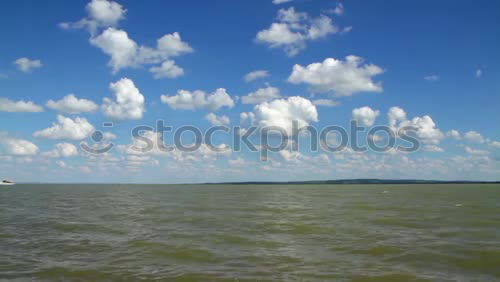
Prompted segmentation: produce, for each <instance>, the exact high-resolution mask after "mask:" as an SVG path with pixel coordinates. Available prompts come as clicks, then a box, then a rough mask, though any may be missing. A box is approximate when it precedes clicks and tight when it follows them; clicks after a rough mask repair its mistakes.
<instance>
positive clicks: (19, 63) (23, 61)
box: [14, 57, 43, 72]
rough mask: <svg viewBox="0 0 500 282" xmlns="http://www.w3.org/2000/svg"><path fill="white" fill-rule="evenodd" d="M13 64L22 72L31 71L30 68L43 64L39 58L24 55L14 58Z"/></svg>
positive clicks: (39, 66)
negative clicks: (32, 58)
mask: <svg viewBox="0 0 500 282" xmlns="http://www.w3.org/2000/svg"><path fill="white" fill-rule="evenodd" d="M14 65H16V67H17V69H18V70H20V71H22V72H31V71H32V70H34V69H37V68H41V67H42V66H43V65H42V62H41V61H40V60H30V59H28V58H26V57H23V58H19V59H17V60H15V61H14Z"/></svg>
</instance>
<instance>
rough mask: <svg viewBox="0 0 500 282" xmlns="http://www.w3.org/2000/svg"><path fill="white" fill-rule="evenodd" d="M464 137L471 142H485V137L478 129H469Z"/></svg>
mask: <svg viewBox="0 0 500 282" xmlns="http://www.w3.org/2000/svg"><path fill="white" fill-rule="evenodd" d="M464 139H465V140H467V141H469V142H471V143H484V142H485V140H484V137H483V136H482V135H481V133H479V132H476V131H468V132H466V133H465V134H464Z"/></svg>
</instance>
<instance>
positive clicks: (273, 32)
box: [255, 7, 339, 57]
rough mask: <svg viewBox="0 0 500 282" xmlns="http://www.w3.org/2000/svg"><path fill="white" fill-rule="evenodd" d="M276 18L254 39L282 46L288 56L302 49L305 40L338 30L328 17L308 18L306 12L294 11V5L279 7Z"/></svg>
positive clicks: (272, 45)
mask: <svg viewBox="0 0 500 282" xmlns="http://www.w3.org/2000/svg"><path fill="white" fill-rule="evenodd" d="M277 19H278V22H275V23H272V24H271V26H270V27H269V28H268V29H264V30H261V31H259V32H258V33H257V36H256V39H255V40H256V42H258V43H262V44H267V45H269V47H271V48H281V47H282V48H284V50H285V53H286V54H287V55H288V56H290V57H292V56H295V55H297V54H298V53H299V52H300V51H301V50H302V49H304V48H305V47H306V42H307V41H312V40H316V39H320V38H324V37H326V36H328V35H330V34H334V33H337V32H339V28H338V27H337V26H335V25H333V24H332V20H331V19H330V18H329V17H327V16H325V15H321V16H319V17H317V18H310V17H309V15H308V14H307V13H299V12H295V8H294V7H290V8H288V9H280V10H279V11H278V17H277Z"/></svg>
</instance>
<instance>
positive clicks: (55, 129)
mask: <svg viewBox="0 0 500 282" xmlns="http://www.w3.org/2000/svg"><path fill="white" fill-rule="evenodd" d="M93 131H94V126H92V124H90V123H89V122H88V121H87V119H85V118H79V117H77V118H75V119H71V118H67V117H65V116H63V115H57V123H52V127H49V128H46V129H43V130H39V131H36V132H35V133H33V136H34V137H42V138H48V139H69V140H82V139H85V138H87V137H88V136H89V135H90V134H91V133H92V132H93Z"/></svg>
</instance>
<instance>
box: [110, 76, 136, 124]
mask: <svg viewBox="0 0 500 282" xmlns="http://www.w3.org/2000/svg"><path fill="white" fill-rule="evenodd" d="M109 89H110V90H111V91H112V92H113V96H114V98H115V100H112V99H110V98H104V99H103V102H104V103H103V105H102V106H101V109H102V112H103V113H104V115H106V116H107V117H109V118H112V119H116V120H125V119H141V118H142V115H143V113H144V111H145V110H144V96H143V95H142V94H141V92H139V89H137V87H136V86H135V84H134V82H133V81H132V80H131V79H128V78H122V79H120V80H118V81H117V82H115V83H110V85H109Z"/></svg>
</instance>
